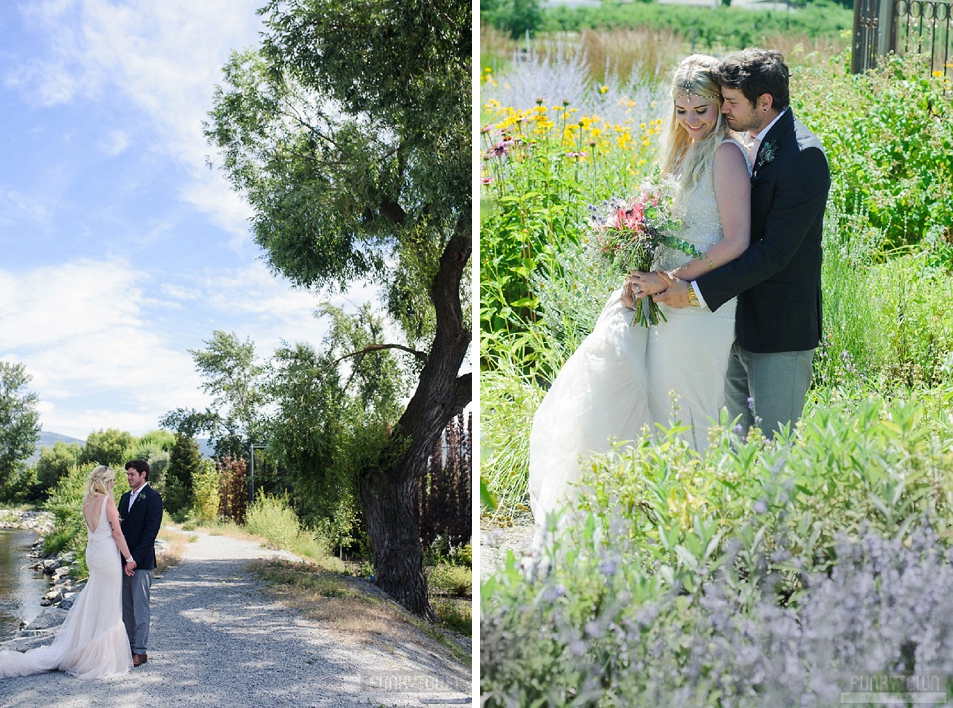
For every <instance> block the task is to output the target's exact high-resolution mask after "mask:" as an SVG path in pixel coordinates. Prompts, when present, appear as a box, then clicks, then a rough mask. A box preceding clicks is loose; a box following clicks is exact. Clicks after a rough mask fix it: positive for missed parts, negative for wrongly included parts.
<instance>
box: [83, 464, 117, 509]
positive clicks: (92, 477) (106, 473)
mask: <svg viewBox="0 0 953 708" xmlns="http://www.w3.org/2000/svg"><path fill="white" fill-rule="evenodd" d="M110 482H112V483H113V484H115V482H116V473H115V471H113V469H112V468H110V467H107V466H106V465H100V466H99V467H97V468H96V469H94V470H93V471H92V472H90V473H89V479H88V480H86V495H85V496H84V497H83V504H85V503H86V502H87V501H88V500H89V499H90V497H93V496H96V495H97V494H112V490H111V489H110V488H109V483H110Z"/></svg>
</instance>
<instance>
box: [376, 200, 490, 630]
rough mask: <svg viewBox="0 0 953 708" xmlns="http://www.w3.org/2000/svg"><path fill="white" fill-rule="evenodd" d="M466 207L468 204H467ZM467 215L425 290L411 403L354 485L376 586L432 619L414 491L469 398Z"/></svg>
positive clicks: (464, 212)
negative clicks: (429, 307) (429, 317)
mask: <svg viewBox="0 0 953 708" xmlns="http://www.w3.org/2000/svg"><path fill="white" fill-rule="evenodd" d="M468 206H469V205H468ZM471 239H472V234H471V224H470V209H469V208H467V209H464V210H462V213H461V214H460V216H459V218H458V220H457V224H456V228H455V229H454V232H453V235H452V236H451V238H450V240H449V241H448V242H447V246H446V248H444V251H443V254H441V256H440V267H439V268H438V269H437V274H436V276H435V277H434V281H433V284H432V286H431V288H430V298H431V301H432V302H433V305H434V314H435V316H436V332H435V334H434V340H433V346H432V347H431V348H430V353H429V354H428V356H427V363H426V364H424V368H423V370H422V371H421V372H420V380H419V381H418V383H417V389H416V390H415V391H414V395H413V397H411V399H410V401H409V402H408V403H407V408H406V409H405V410H404V413H403V415H401V417H400V420H399V421H398V423H397V426H396V429H395V430H394V435H393V437H392V438H391V445H390V446H389V447H388V449H386V450H385V451H384V456H383V459H382V466H381V467H380V468H378V469H373V470H367V471H366V472H365V474H364V476H363V477H362V479H361V501H362V503H363V506H364V513H365V516H366V519H367V531H368V535H369V536H370V541H371V551H372V553H373V556H374V573H375V577H376V582H377V585H378V586H379V587H380V588H381V589H383V590H384V592H386V593H387V594H388V595H390V596H391V597H393V598H395V599H396V600H397V601H398V602H400V603H401V604H402V605H403V606H404V607H406V608H407V609H409V610H410V611H411V612H413V613H415V614H418V615H420V616H422V617H426V618H427V619H429V620H434V619H436V613H435V612H434V610H433V608H432V607H431V606H430V600H429V599H428V597H427V580H426V578H425V577H424V554H423V547H422V546H421V542H420V527H419V524H418V508H417V506H416V504H417V500H418V493H419V492H418V490H419V487H420V480H421V479H423V477H424V476H425V475H426V474H427V460H428V458H429V457H430V454H431V452H432V451H433V449H434V445H436V444H437V441H438V440H439V439H440V435H441V434H442V433H443V430H444V428H446V427H447V424H448V423H449V422H450V420H451V419H452V418H453V417H454V416H455V415H457V414H458V413H460V412H462V411H463V408H464V406H466V405H467V404H468V403H469V402H470V400H471V399H472V381H473V376H472V374H465V375H463V376H460V366H461V365H462V364H463V358H464V357H465V356H466V353H467V349H468V348H469V346H470V331H469V330H468V329H467V328H466V327H465V326H464V323H463V310H462V307H461V305H460V282H461V278H462V277H463V271H464V269H465V268H466V266H467V263H468V262H469V260H470V252H471V250H472V247H473V246H472V240H471Z"/></svg>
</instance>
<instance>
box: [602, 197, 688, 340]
mask: <svg viewBox="0 0 953 708" xmlns="http://www.w3.org/2000/svg"><path fill="white" fill-rule="evenodd" d="M673 193H674V185H672V184H671V183H668V182H664V183H660V184H653V183H646V184H644V185H642V188H641V189H640V191H639V194H638V195H637V196H635V197H630V198H627V199H620V198H618V197H613V198H612V199H610V200H608V201H605V202H602V204H597V205H592V206H590V207H589V223H590V227H591V229H592V232H593V235H594V241H595V246H596V253H597V255H598V257H599V258H600V260H602V261H603V262H605V263H606V264H608V265H609V266H610V268H611V270H613V271H616V272H618V273H620V274H621V275H622V276H623V277H625V276H627V275H628V274H629V273H630V272H631V271H633V270H641V271H645V272H648V271H651V270H652V264H653V263H655V261H656V259H657V257H658V254H659V250H660V249H661V248H662V247H663V246H667V247H668V248H674V249H676V250H679V251H682V252H683V253H686V254H688V255H690V256H692V257H693V258H704V254H703V253H702V252H701V251H699V250H698V249H696V248H695V247H694V246H692V245H691V244H690V243H688V242H687V241H684V240H682V239H680V238H676V237H675V236H674V235H673V234H674V233H675V232H677V231H678V229H679V228H680V227H681V221H680V220H679V219H677V218H675V216H674V215H673V213H672V202H673ZM664 320H665V315H664V314H663V313H662V311H661V309H660V308H659V306H658V303H657V302H655V301H654V300H653V299H652V298H651V297H644V298H639V299H637V300H636V301H635V317H634V318H633V319H632V324H636V323H638V324H640V325H642V326H643V327H651V326H652V325H657V324H658V323H659V322H660V321H664Z"/></svg>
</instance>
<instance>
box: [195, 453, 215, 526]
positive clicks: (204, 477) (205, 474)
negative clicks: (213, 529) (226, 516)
mask: <svg viewBox="0 0 953 708" xmlns="http://www.w3.org/2000/svg"><path fill="white" fill-rule="evenodd" d="M192 499H193V506H194V509H195V514H196V516H198V517H199V518H200V519H202V520H203V521H215V520H216V519H217V518H218V508H219V501H220V500H219V471H218V469H217V468H216V467H215V463H214V462H212V461H211V460H200V461H199V468H198V471H197V472H196V473H195V475H194V476H193V478H192Z"/></svg>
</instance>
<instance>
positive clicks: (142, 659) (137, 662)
mask: <svg viewBox="0 0 953 708" xmlns="http://www.w3.org/2000/svg"><path fill="white" fill-rule="evenodd" d="M147 661H149V655H148V654H133V655H132V665H133V666H142V665H143V664H145V663H146V662H147Z"/></svg>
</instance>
